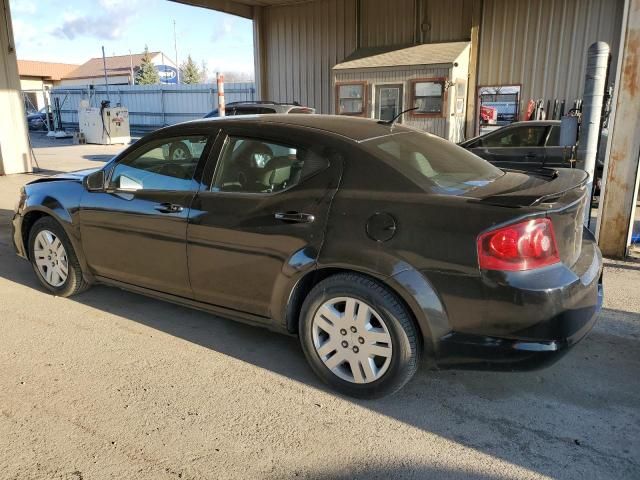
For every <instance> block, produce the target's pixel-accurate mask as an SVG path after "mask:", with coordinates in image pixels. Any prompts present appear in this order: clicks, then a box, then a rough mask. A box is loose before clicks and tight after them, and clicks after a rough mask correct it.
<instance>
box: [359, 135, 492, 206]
mask: <svg viewBox="0 0 640 480" xmlns="http://www.w3.org/2000/svg"><path fill="white" fill-rule="evenodd" d="M362 145H363V146H364V147H365V148H366V149H367V150H369V151H370V152H371V153H373V154H374V155H375V156H376V157H378V158H380V159H382V160H384V161H385V163H387V164H389V165H391V166H392V167H393V168H394V169H396V170H397V171H399V172H400V173H402V174H403V175H405V176H406V177H407V178H409V179H410V180H411V181H413V182H415V183H417V184H418V185H419V186H420V187H422V188H424V189H427V190H430V191H432V192H435V193H446V194H450V195H460V194H463V193H465V192H467V191H469V190H472V189H474V188H477V187H481V186H484V185H487V184H488V183H491V182H492V181H493V180H495V179H496V178H498V177H501V176H502V175H504V172H503V171H502V170H500V169H498V168H496V167H494V166H493V165H491V164H490V163H489V162H487V161H485V160H483V159H481V158H480V157H478V156H476V155H474V154H473V153H471V152H469V151H467V150H465V149H464V148H461V147H458V146H457V145H455V144H453V143H451V142H448V141H446V140H444V139H442V138H440V137H436V136H435V135H429V134H426V133H420V132H402V133H396V134H392V135H387V136H384V137H379V138H374V139H371V140H367V141H365V142H363V143H362Z"/></svg>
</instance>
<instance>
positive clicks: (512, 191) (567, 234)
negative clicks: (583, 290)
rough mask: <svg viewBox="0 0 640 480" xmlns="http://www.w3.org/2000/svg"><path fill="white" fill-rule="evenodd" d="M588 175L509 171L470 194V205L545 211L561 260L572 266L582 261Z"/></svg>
mask: <svg viewBox="0 0 640 480" xmlns="http://www.w3.org/2000/svg"><path fill="white" fill-rule="evenodd" d="M587 180H588V174H587V173H586V172H585V171H583V170H578V169H557V170H551V169H548V170H547V171H545V172H542V173H538V172H536V173H523V172H514V171H507V172H506V173H505V175H503V176H502V177H500V178H499V179H497V180H495V181H494V182H492V183H491V184H488V185H486V186H484V187H480V188H477V189H475V190H473V191H471V192H468V193H467V195H466V197H467V198H469V199H470V201H473V202H478V203H484V204H488V205H496V206H501V207H507V208H513V209H523V208H526V210H527V213H529V212H531V211H532V209H533V211H542V212H545V213H546V216H547V217H548V218H550V219H551V222H552V223H553V229H554V232H555V237H556V243H557V245H558V250H559V253H560V258H561V260H562V261H563V263H565V264H566V265H568V266H573V265H574V264H575V262H576V261H577V260H578V258H579V257H580V253H581V249H582V233H583V219H584V210H585V208H586V204H587V196H588V192H587V188H586V185H587Z"/></svg>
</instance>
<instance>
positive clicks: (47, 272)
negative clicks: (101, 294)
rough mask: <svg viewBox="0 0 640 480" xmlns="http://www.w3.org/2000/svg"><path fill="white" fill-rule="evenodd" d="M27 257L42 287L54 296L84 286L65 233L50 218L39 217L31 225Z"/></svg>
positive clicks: (73, 293) (69, 293) (84, 283)
mask: <svg viewBox="0 0 640 480" xmlns="http://www.w3.org/2000/svg"><path fill="white" fill-rule="evenodd" d="M29 258H30V260H31V265H32V266H33V270H34V271H35V273H36V277H37V278H38V280H39V281H40V283H41V284H42V286H44V287H45V288H46V289H47V290H49V291H50V292H51V293H53V294H55V295H57V296H60V297H69V296H71V295H75V294H76V293H79V292H81V291H82V290H85V289H86V288H87V287H88V284H87V282H86V281H85V280H84V278H83V277H82V270H81V269H80V264H79V262H78V257H77V256H76V254H75V251H74V250H73V246H72V245H71V242H70V241H69V238H68V237H67V234H66V233H65V232H64V229H63V228H62V226H61V225H60V224H59V223H58V222H57V221H56V220H54V219H53V218H51V217H43V218H41V219H39V220H38V221H37V222H36V223H35V224H34V225H33V227H32V228H31V230H30V232H29Z"/></svg>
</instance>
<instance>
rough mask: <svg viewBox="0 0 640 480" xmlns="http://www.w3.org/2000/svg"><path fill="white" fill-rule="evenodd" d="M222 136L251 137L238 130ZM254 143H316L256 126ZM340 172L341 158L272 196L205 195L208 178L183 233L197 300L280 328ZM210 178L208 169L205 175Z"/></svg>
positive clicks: (318, 241) (315, 247) (319, 238)
mask: <svg viewBox="0 0 640 480" xmlns="http://www.w3.org/2000/svg"><path fill="white" fill-rule="evenodd" d="M229 133H230V134H232V135H237V136H241V137H250V138H252V137H253V138H256V137H255V132H254V131H252V130H247V129H243V128H240V129H235V130H233V129H232V130H230V131H229ZM287 134H288V135H287ZM257 138H261V139H264V140H265V141H271V142H276V143H278V142H281V143H284V144H287V142H289V143H290V144H292V145H294V146H296V145H297V146H305V145H308V146H313V145H316V144H314V140H317V139H316V138H315V135H313V134H311V133H307V135H301V134H300V132H296V131H295V130H293V129H283V128H282V127H279V126H268V127H265V128H263V129H262V131H261V132H260V137H257ZM330 143H331V142H330V141H328V144H330ZM327 146H328V145H327ZM217 148H218V149H219V148H221V145H218V147H217ZM341 170H342V158H341V157H340V156H339V155H333V156H332V157H331V158H330V159H329V164H328V166H327V167H326V168H325V169H324V170H321V171H319V172H317V173H316V174H314V175H313V176H311V177H310V178H307V179H303V180H302V181H301V183H299V184H297V185H295V186H293V187H291V188H289V189H288V190H285V191H282V192H279V193H273V194H260V193H258V194H255V193H241V192H215V191H209V188H208V185H209V183H210V180H209V181H208V182H207V181H206V180H205V184H206V185H207V186H206V188H204V189H203V191H201V192H200V193H198V195H197V196H196V198H195V199H194V203H193V206H192V213H191V215H190V218H189V228H188V234H187V243H188V245H187V253H188V258H189V260H188V261H189V274H190V278H191V286H192V288H193V291H194V295H195V298H196V300H198V301H202V302H207V303H210V304H213V305H220V306H222V307H225V308H235V309H237V310H241V311H245V312H249V313H251V314H254V315H260V316H263V317H265V318H272V319H274V321H276V322H280V321H281V320H282V318H281V317H280V315H281V314H282V313H281V312H282V311H283V307H282V305H284V304H286V302H287V301H288V297H289V295H290V294H291V290H292V289H293V285H295V282H296V280H297V278H299V276H301V275H302V274H304V273H305V272H308V271H310V270H311V269H313V268H315V261H316V258H317V256H318V254H319V251H320V249H321V247H322V244H323V241H324V237H325V225H326V219H327V216H328V212H329V208H330V206H331V202H332V199H333V196H334V194H335V192H336V189H337V188H338V185H339V182H340V176H341ZM212 175H213V168H211V167H210V166H207V168H206V169H205V177H208V178H209V179H210V178H211V176H212ZM280 212H304V213H305V214H310V215H312V216H313V217H314V218H315V219H314V220H313V221H312V222H310V223H295V222H287V221H283V220H279V219H277V218H276V217H275V214H276V213H280Z"/></svg>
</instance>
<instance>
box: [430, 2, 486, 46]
mask: <svg viewBox="0 0 640 480" xmlns="http://www.w3.org/2000/svg"><path fill="white" fill-rule="evenodd" d="M474 1H476V0H419V3H418V5H419V10H420V12H421V15H422V18H421V22H422V24H426V25H425V26H428V27H427V28H426V29H422V31H423V37H422V41H424V42H428V43H435V42H457V41H460V40H469V39H470V38H471V13H472V11H473V9H472V3H473V2H474Z"/></svg>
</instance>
